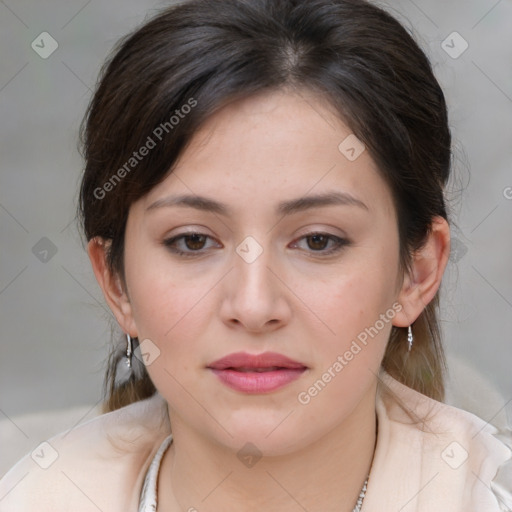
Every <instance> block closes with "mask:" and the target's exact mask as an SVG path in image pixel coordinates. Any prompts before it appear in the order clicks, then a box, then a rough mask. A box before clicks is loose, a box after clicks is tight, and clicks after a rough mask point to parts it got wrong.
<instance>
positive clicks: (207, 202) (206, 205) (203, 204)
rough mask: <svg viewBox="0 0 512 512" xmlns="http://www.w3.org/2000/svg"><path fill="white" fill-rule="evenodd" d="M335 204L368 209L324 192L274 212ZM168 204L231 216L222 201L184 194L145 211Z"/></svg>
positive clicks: (343, 195) (346, 196) (347, 196)
mask: <svg viewBox="0 0 512 512" xmlns="http://www.w3.org/2000/svg"><path fill="white" fill-rule="evenodd" d="M336 205H343V206H346V205H349V206H357V207H359V208H363V209H365V210H367V211H369V208H368V206H366V204H364V203H363V202H362V201H361V200H360V199H357V198H356V197H354V196H352V195H350V194H348V193H346V192H326V193H324V194H318V195H309V196H304V197H299V198H297V199H291V200H289V201H282V202H280V203H279V204H278V205H277V208H276V212H275V213H276V215H291V214H293V213H297V212H302V211H305V210H309V209H311V208H318V207H323V206H336ZM169 206H182V207H189V208H195V209H197V210H201V211H204V212H211V213H216V214H218V215H223V216H226V217H228V216H233V211H232V210H231V208H230V207H229V206H227V205H225V204H223V203H219V202H218V201H216V200H214V199H211V198H208V197H203V196H195V195H186V194H184V195H178V196H168V197H164V198H162V199H158V200H157V201H155V202H154V203H152V204H150V205H149V206H148V207H147V208H146V211H150V210H155V209H157V208H163V207H169Z"/></svg>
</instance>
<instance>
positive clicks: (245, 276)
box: [221, 249, 291, 333]
mask: <svg viewBox="0 0 512 512" xmlns="http://www.w3.org/2000/svg"><path fill="white" fill-rule="evenodd" d="M271 260H272V258H271V255H270V251H269V250H266V249H265V250H263V252H262V253H261V254H260V255H259V256H258V257H257V258H256V259H255V260H254V261H251V260H250V259H249V260H247V259H244V257H242V256H240V255H239V254H238V253H235V254H234V257H233V265H234V268H233V269H232V271H231V272H229V274H228V276H226V277H227V279H226V280H225V283H224V289H223V296H224V298H223V302H222V307H221V315H222V319H223V321H224V322H225V323H228V324H229V326H230V327H231V328H233V327H238V328H243V329H245V330H246V331H249V332H253V333H258V332H268V331H273V330H276V329H279V328H280V327H282V326H283V325H285V324H287V323H288V322H289V320H290V318H291V308H290V300H289V297H290V295H291V291H290V290H289V288H288V287H287V286H286V275H285V272H284V271H283V270H282V268H281V267H280V266H279V265H277V262H276V261H271Z"/></svg>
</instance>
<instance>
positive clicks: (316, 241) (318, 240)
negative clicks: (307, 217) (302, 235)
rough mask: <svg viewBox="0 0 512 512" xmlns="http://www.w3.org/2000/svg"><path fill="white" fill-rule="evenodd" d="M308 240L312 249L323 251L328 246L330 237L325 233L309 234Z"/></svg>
mask: <svg viewBox="0 0 512 512" xmlns="http://www.w3.org/2000/svg"><path fill="white" fill-rule="evenodd" d="M307 240H308V247H309V248H310V249H313V250H315V251H321V250H323V249H325V248H326V247H327V244H328V242H329V240H330V238H329V237H328V236H325V235H309V236H308V237H307Z"/></svg>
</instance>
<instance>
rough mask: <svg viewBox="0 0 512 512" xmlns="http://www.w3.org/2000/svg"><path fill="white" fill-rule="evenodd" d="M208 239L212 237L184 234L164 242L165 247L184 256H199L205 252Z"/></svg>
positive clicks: (199, 234)
mask: <svg viewBox="0 0 512 512" xmlns="http://www.w3.org/2000/svg"><path fill="white" fill-rule="evenodd" d="M208 239H211V237H209V236H208V235H203V234H202V233H183V234H181V235H178V236H175V237H172V238H168V239H166V240H164V241H163V245H165V246H166V247H167V248H168V249H169V250H170V251H171V252H173V253H176V254H179V255H182V256H199V255H200V254H203V253H204V252H205V251H204V250H203V249H205V245H206V242H207V240H208Z"/></svg>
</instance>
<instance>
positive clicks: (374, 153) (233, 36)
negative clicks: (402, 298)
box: [79, 0, 451, 410]
mask: <svg viewBox="0 0 512 512" xmlns="http://www.w3.org/2000/svg"><path fill="white" fill-rule="evenodd" d="M284 88H290V89H297V90H300V89H301V90H309V91H313V92H315V93H318V94H320V95H321V96H322V97H323V98H325V99H326V100H327V101H328V102H329V103H330V104H331V106H332V107H333V108H334V109H335V110H336V111H337V112H338V113H339V117H340V119H341V120H343V122H344V123H345V124H346V125H347V126H349V127H350V129H351V130H352V132H353V133H354V134H355V135H356V136H357V138H359V139H360V140H361V141H362V142H363V143H364V144H365V146H366V148H367V150H368V151H369V153H370V155H371V157H372V159H373V160H374V161H375V163H376V164H377V166H378V169H379V171H380V173H381V175H382V176H383V178H384V179H385V181H386V183H387V184H388V186H389V188H390V191H391V194H392V197H393V201H394V205H395V208H396V212H397V218H398V233H399V243H400V247H399V259H400V261H399V263H400V269H401V272H402V276H403V275H404V273H405V272H410V270H411V262H412V255H413V253H414V251H416V250H418V249H419V248H421V247H422V245H423V244H424V243H425V242H426V239H427V237H428V235H429V233H430V229H431V226H432V221H433V219H434V217H435V216H441V217H443V218H445V219H447V212H446V207H445V200H444V194H443V190H444V187H445V185H446V183H447V181H448V177H449V173H450V162H451V135H450V130H449V127H448V120H447V109H446V103H445V98H444V95H443V92H442V90H441V88H440V86H439V84H438V82H437V80H436V78H435V77H434V74H433V71H432V68H431V65H430V62H429V60H428V58H427V57H426V55H425V54H424V53H423V51H422V50H421V49H420V48H419V46H418V44H417V43H416V42H415V41H414V39H413V38H412V37H411V35H410V34H409V33H408V32H407V30H405V28H404V27H403V26H402V25H401V24H400V23H399V22H398V21H397V20H396V19H395V18H394V17H392V16H391V15H390V14H388V13H387V12H385V11H384V10H382V9H381V8H378V7H376V6H373V5H371V4H369V3H367V2H365V1H362V0H250V1H243V0H215V1H212V0H189V1H186V2H183V3H180V4H178V5H174V6H172V7H170V8H167V9H166V10H164V11H163V12H161V13H159V14H158V15H157V16H156V17H154V18H153V19H150V20H149V21H147V22H145V23H144V24H143V25H142V26H141V27H140V28H138V29H137V30H135V31H134V32H133V33H131V34H129V35H128V36H126V37H125V38H124V39H123V40H122V41H120V42H119V43H118V45H117V46H116V48H115V49H114V51H113V53H112V55H111V57H110V58H109V60H108V61H107V62H106V63H105V64H104V66H103V68H102V71H101V74H100V80H99V82H98V86H97V89H96V92H95V94H94V96H93V98H92V100H91V103H90V105H89V108H88V111H87V114H86V116H85V118H84V120H83V123H82V130H81V142H82V152H83V156H84V158H85V162H86V163H85V172H84V176H83V180H82V184H81V190H80V203H79V215H80V219H81V222H82V227H83V231H84V234H85V238H86V239H87V240H90V239H91V238H93V237H103V238H104V239H106V240H109V241H110V245H109V250H108V254H107V263H108V266H109V267H110V270H111V271H112V272H114V273H118V274H119V275H120V276H121V278H122V279H123V281H124V267H123V251H124V234H125V228H126V221H127V216H128V211H129V208H130V205H131V204H132V203H133V202H134V201H136V200H138V199H139V198H141V197H142V196H144V195H145V194H147V193H148V192H149V191H150V190H151V189H152V188H153V187H154V186H155V185H157V184H158V183H160V182H161V181H162V180H163V179H164V178H165V177H166V176H167V175H168V174H169V172H172V166H173V164H174V163H175V162H176V161H177V159H178V157H179V156H180V154H181V153H182V152H183V150H184V148H185V147H186V145H187V144H188V143H189V142H190V140H191V138H192V136H193V135H194V134H195V133H196V132H197V131H198V129H199V128H200V127H201V125H202V123H204V122H205V120H206V119H208V118H209V117H210V116H212V115H213V114H214V113H215V112H217V111H218V110H219V109H221V108H222V107H223V106H225V105H226V104H228V103H229V102H232V101H234V100H238V99H241V98H246V97H250V96H251V95H254V94H256V93H260V92H264V91H268V92H271V91H274V90H277V89H284ZM186 105H187V106H188V107H187V108H185V107H184V106H186ZM173 116H174V118H175V119H174V120H173V119H172V117H173ZM178 117H179V121H178V122H176V119H177V118H178ZM157 127H160V131H157V132H155V129H156V128H157ZM155 133H158V134H160V136H161V137H160V138H159V137H157V136H156V134H155ZM148 137H151V138H152V139H153V140H154V142H156V144H155V146H154V147H153V148H152V149H151V151H149V152H148V154H147V156H145V157H144V158H143V159H140V161H139V160H137V161H136V162H134V161H130V158H132V155H133V152H134V151H137V150H138V149H139V148H141V147H142V146H144V145H145V144H147V143H148ZM157 139H158V140H157ZM160 139H161V140H160ZM127 162H130V165H127ZM132 164H133V165H132ZM123 169H124V172H123ZM170 169H171V170H170ZM438 306H439V292H438V293H437V294H436V295H435V297H434V299H433V300H432V301H431V302H430V303H429V304H428V305H427V306H426V307H425V309H424V310H423V312H422V313H421V314H420V316H419V317H418V318H417V320H416V321H415V322H414V325H413V332H414V338H415V343H414V348H413V350H412V351H411V352H410V353H408V351H407V342H406V337H407V329H406V328H400V327H396V326H393V327H392V331H391V335H390V339H389V342H388V345H387V349H386V353H385V356H384V359H383V362H382V365H383V368H384V369H385V370H386V371H387V372H388V373H390V374H391V375H392V376H393V377H395V378H396V379H398V380H399V381H401V382H402V383H404V384H406V385H407V386H410V387H412V388H414V389H416V390H418V391H420V392H421V393H424V394H426V395H428V396H430V397H433V398H436V399H439V400H442V398H443V394H444V371H445V362H444V354H443V349H442V346H441V342H440V328H439V323H438V319H437V309H438ZM124 349H125V341H124V338H123V339H121V340H116V341H115V342H114V348H113V350H112V352H111V354H110V358H109V363H108V369H107V375H106V381H105V384H106V393H107V397H106V398H107V400H106V409H107V410H113V409H116V408H118V407H121V406H123V405H127V404H128V403H131V402H133V401H136V400H140V399H143V398H146V397H148V396H150V395H152V394H153V393H154V392H155V387H154V386H153V384H152V382H151V380H150V378H149V375H148V373H147V372H146V370H145V368H144V366H143V365H142V364H141V363H138V362H137V361H135V363H136V365H135V368H134V372H133V373H132V376H131V377H130V379H129V380H128V381H126V382H124V383H123V384H121V385H119V384H118V382H117V379H116V373H117V365H118V363H119V361H120V359H121V358H122V357H123V354H124Z"/></svg>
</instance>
